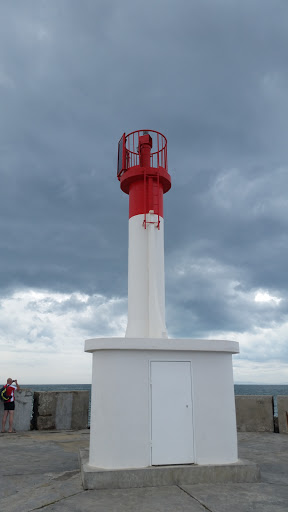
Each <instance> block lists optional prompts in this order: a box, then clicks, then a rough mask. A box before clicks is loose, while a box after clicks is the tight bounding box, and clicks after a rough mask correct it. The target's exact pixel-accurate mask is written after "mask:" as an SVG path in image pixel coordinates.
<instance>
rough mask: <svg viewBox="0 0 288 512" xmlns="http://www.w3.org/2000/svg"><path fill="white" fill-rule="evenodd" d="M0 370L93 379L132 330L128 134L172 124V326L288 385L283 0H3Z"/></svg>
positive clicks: (257, 377) (29, 379) (244, 372)
mask: <svg viewBox="0 0 288 512" xmlns="http://www.w3.org/2000/svg"><path fill="white" fill-rule="evenodd" d="M0 8H1V16H0V175H1V182H0V258H1V265H0V380H1V382H2V381H3V382H4V381H5V380H6V378H7V377H8V376H11V377H12V378H18V381H19V382H20V384H21V383H23V384H29V383H30V384H33V383H36V384H39V383H90V382H91V362H92V361H91V360H92V357H91V354H86V353H84V340H85V339H87V338H93V337H98V336H99V337H105V336H123V335H124V333H125V329H126V321H127V254H128V196H127V195H125V194H123V193H122V192H121V191H120V188H119V182H118V181H117V179H116V160H117V143H118V140H119V138H120V137H121V135H122V133H123V132H124V131H125V132H126V133H129V132H131V131H134V130H138V129H154V130H159V131H160V132H162V133H163V134H164V135H165V136H166V137H167V139H168V163H169V172H170V174H171V177H172V189H171V190H170V191H169V192H168V193H167V194H166V195H165V198H164V199H165V203H164V212H165V214H164V215H165V275H166V321H167V328H168V332H169V336H170V337H176V338H177V337H183V338H185V337H188V338H221V339H232V340H237V341H239V342H240V351H241V354H240V355H239V356H233V360H234V380H235V382H238V383H241V382H254V383H267V384H269V383H275V384H277V383H286V384H288V366H287V363H288V343H287V342H288V308H287V302H288V273H287V264H288V229H287V228H288V199H287V197H288V174H287V169H288V144H287V136H288V3H287V1H286V0H241V1H239V0H191V1H188V0H177V1H176V0H146V1H145V2H143V1H138V0H122V1H119V0H82V1H81V2H80V1H78V0H49V1H48V0H47V1H45V0H33V1H32V0H31V1H29V0H27V1H25V2H23V0H18V1H15V0H14V1H13V2H7V1H6V0H0Z"/></svg>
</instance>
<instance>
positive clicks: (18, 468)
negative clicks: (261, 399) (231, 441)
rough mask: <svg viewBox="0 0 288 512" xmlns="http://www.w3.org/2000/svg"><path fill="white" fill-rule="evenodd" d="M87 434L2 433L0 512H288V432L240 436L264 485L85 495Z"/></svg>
mask: <svg viewBox="0 0 288 512" xmlns="http://www.w3.org/2000/svg"><path fill="white" fill-rule="evenodd" d="M88 446H89V430H80V431H76V432H73V431H61V432H57V431H31V432H27V433H26V432H23V433H21V434H0V453H1V465H0V481H1V486H0V510H1V511H2V510H3V511H4V510H5V512H16V511H17V512H19V510H20V511H21V512H32V511H33V512H34V511H35V510H42V509H43V510H45V512H68V511H69V512H90V511H91V512H92V511H93V512H95V511H97V512H104V511H105V512H113V511H115V512H116V511H117V512H124V511H125V512H132V511H133V512H135V511H137V512H150V511H151V512H152V511H153V512H170V511H171V512H172V511H173V512H176V511H177V512H178V511H179V512H180V511H181V512H208V511H209V512H228V511H229V512H231V510H232V511H233V512H252V511H253V512H260V511H261V512H271V511H273V512H284V511H285V512H287V510H288V496H287V490H288V436H287V434H274V433H268V432H267V433H257V432H253V433H250V432H245V433H238V449H239V456H240V457H241V458H242V459H244V458H245V459H249V460H250V461H252V462H255V463H257V464H259V466H260V470H261V482H259V483H228V484H227V483H218V484H215V483H210V484H195V485H190V484H184V485H182V486H180V485H178V486H167V487H142V488H134V489H118V490H91V491H84V489H83V487H82V484H81V479H80V471H79V469H80V468H79V462H78V451H79V449H85V448H86V449H87V448H88Z"/></svg>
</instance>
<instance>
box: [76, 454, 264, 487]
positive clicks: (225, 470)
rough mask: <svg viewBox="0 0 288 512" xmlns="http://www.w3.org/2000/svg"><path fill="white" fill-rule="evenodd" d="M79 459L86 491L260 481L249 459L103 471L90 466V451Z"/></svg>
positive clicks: (80, 455)
mask: <svg viewBox="0 0 288 512" xmlns="http://www.w3.org/2000/svg"><path fill="white" fill-rule="evenodd" d="M79 458H80V467H81V476H82V482H83V487H84V489H129V488H133V487H157V486H163V485H168V486H169V485H182V484H198V483H223V482H259V481H260V469H259V466H258V465H257V464H255V463H254V462H250V461H247V460H245V461H244V460H240V461H238V462H236V463H235V464H221V465H201V466H199V465H196V464H187V465H181V466H180V465H179V466H176V465H173V466H157V467H152V466H151V467H148V468H139V469H134V468H133V469H122V470H103V469H101V468H93V467H91V466H89V464H88V459H89V452H88V450H80V454H79Z"/></svg>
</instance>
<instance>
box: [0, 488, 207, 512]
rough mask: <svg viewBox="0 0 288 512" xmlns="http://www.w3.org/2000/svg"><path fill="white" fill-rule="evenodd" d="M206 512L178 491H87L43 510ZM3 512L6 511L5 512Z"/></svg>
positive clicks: (148, 489) (167, 489)
mask: <svg viewBox="0 0 288 512" xmlns="http://www.w3.org/2000/svg"><path fill="white" fill-rule="evenodd" d="M136 511H137V512H162V511H163V512H186V511H187V512H208V510H207V508H205V507H203V506H202V505H201V504H200V503H198V502H197V500H195V499H193V498H191V496H189V495H188V494H187V493H186V492H183V491H182V490H181V489H179V488H178V487H146V488H142V489H121V490H120V489H117V490H114V491H111V490H110V491H86V492H85V493H84V496H83V494H82V495H81V494H78V495H77V496H75V497H71V498H68V499H66V500H62V501H61V502H58V503H55V504H53V505H50V506H48V507H46V508H45V512H136ZM5 512H6V511H5Z"/></svg>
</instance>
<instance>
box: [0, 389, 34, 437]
mask: <svg viewBox="0 0 288 512" xmlns="http://www.w3.org/2000/svg"><path fill="white" fill-rule="evenodd" d="M32 410H33V392H32V391H31V390H30V389H21V390H20V391H16V393H15V412H14V422H13V428H15V430H19V431H23V430H30V423H31V415H32ZM3 411H4V406H3V404H2V402H1V403H0V421H1V424H2V418H3ZM8 428H9V419H8V418H7V421H6V430H8Z"/></svg>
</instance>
